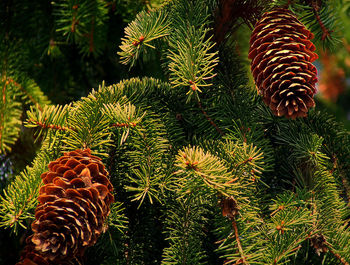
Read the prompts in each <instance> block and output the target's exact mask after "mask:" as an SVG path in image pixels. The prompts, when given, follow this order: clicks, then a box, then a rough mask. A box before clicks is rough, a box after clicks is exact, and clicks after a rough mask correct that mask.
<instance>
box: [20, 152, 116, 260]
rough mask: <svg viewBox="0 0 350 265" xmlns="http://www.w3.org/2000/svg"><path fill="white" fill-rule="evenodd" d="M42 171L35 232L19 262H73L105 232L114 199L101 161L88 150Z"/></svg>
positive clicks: (59, 160) (70, 154)
mask: <svg viewBox="0 0 350 265" xmlns="http://www.w3.org/2000/svg"><path fill="white" fill-rule="evenodd" d="M48 167H49V171H48V172H45V173H43V174H42V175H41V178H42V180H43V183H44V186H42V187H41V188H40V190H39V197H38V200H39V205H38V206H37V208H36V210H35V220H34V222H33V223H32V230H33V235H31V236H30V237H28V238H27V240H26V242H27V246H26V248H25V251H24V255H23V257H22V261H21V262H20V263H18V264H28V265H33V264H40V265H41V264H42V265H48V264H70V262H72V261H73V260H79V258H81V257H82V256H83V254H84V251H85V249H86V248H87V247H89V246H91V245H93V244H95V242H96V240H97V238H98V236H99V235H100V234H101V233H102V232H104V229H105V220H106V218H107V216H108V214H109V212H110V208H109V206H110V204H111V203H112V202H113V200H114V197H113V195H112V193H111V192H112V190H113V187H112V184H111V183H110V181H109V179H108V177H107V176H108V173H107V171H106V169H105V167H104V165H103V164H102V162H101V159H100V158H98V157H96V156H93V155H91V152H90V150H89V149H87V150H84V151H82V150H76V151H72V152H68V153H65V154H64V155H63V156H62V157H60V158H58V159H57V160H56V161H53V162H51V163H50V164H49V166H48Z"/></svg>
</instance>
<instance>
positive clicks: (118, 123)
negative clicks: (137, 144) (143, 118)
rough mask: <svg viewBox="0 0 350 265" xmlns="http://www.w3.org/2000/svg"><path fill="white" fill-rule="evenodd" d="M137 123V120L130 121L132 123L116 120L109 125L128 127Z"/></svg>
mask: <svg viewBox="0 0 350 265" xmlns="http://www.w3.org/2000/svg"><path fill="white" fill-rule="evenodd" d="M136 125H137V124H136V123H135V122H130V123H124V122H121V123H120V122H116V123H112V124H111V125H109V126H110V127H119V128H120V127H123V128H128V127H135V126H136Z"/></svg>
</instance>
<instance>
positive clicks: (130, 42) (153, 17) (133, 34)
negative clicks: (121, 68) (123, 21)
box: [118, 10, 169, 67]
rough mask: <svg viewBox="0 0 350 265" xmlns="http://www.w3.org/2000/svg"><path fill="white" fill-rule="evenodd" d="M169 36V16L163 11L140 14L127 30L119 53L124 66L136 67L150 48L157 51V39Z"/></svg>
mask: <svg viewBox="0 0 350 265" xmlns="http://www.w3.org/2000/svg"><path fill="white" fill-rule="evenodd" d="M168 34H169V22H168V21H167V14H166V13H165V12H164V11H162V10H159V11H150V12H149V13H147V12H146V11H143V12H140V13H139V14H138V15H137V17H136V19H135V20H134V21H133V22H131V23H130V24H129V25H128V26H127V27H126V28H125V37H124V38H122V43H121V45H120V49H121V51H120V52H118V55H119V56H120V60H121V62H122V63H123V64H130V67H132V66H134V65H135V63H136V60H137V59H138V58H139V57H140V55H141V54H142V53H144V52H147V49H148V48H152V49H155V46H154V43H155V41H156V40H157V39H161V38H164V37H165V36H167V35H168Z"/></svg>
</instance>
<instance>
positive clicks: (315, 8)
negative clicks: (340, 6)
mask: <svg viewBox="0 0 350 265" xmlns="http://www.w3.org/2000/svg"><path fill="white" fill-rule="evenodd" d="M311 6H312V10H313V12H314V14H315V18H316V20H317V23H318V24H319V25H320V28H321V30H322V32H323V33H322V37H321V40H322V41H324V40H325V39H326V38H327V37H329V38H331V33H332V32H333V30H329V29H327V28H326V26H325V25H324V23H323V22H322V20H321V17H320V15H319V13H318V11H319V10H320V7H319V6H318V3H317V1H315V0H312V2H311Z"/></svg>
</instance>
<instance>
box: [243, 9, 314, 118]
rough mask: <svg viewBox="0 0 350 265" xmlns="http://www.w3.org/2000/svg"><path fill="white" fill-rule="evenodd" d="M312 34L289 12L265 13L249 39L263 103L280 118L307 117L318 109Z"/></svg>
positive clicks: (279, 10) (278, 10) (253, 71)
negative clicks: (314, 109)
mask: <svg viewBox="0 0 350 265" xmlns="http://www.w3.org/2000/svg"><path fill="white" fill-rule="evenodd" d="M312 38H313V34H312V33H311V32H310V31H309V30H307V29H306V28H305V26H304V25H303V24H302V23H301V22H300V21H299V20H298V19H297V18H296V17H295V16H294V14H293V13H291V12H290V11H289V10H287V9H282V8H277V9H274V10H273V11H271V12H267V13H265V14H264V15H263V16H262V18H261V19H260V20H259V21H258V22H257V24H256V25H255V28H254V30H253V32H252V35H251V38H250V49H249V55H248V57H249V58H250V59H252V61H251V71H252V74H253V77H254V80H255V84H256V85H257V87H258V90H259V93H260V94H261V95H262V97H263V100H264V102H265V103H266V104H267V105H268V106H269V107H270V109H271V110H272V112H273V113H274V114H275V115H277V116H285V117H287V118H296V117H305V116H307V112H308V110H309V108H311V107H313V106H315V102H314V100H313V95H314V94H315V93H316V88H315V83H316V82H317V70H316V67H315V66H314V65H313V64H312V62H313V61H315V60H316V59H317V58H318V56H317V54H316V53H314V52H313V51H314V50H315V46H314V45H313V44H312V42H311V41H310V39H312Z"/></svg>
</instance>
